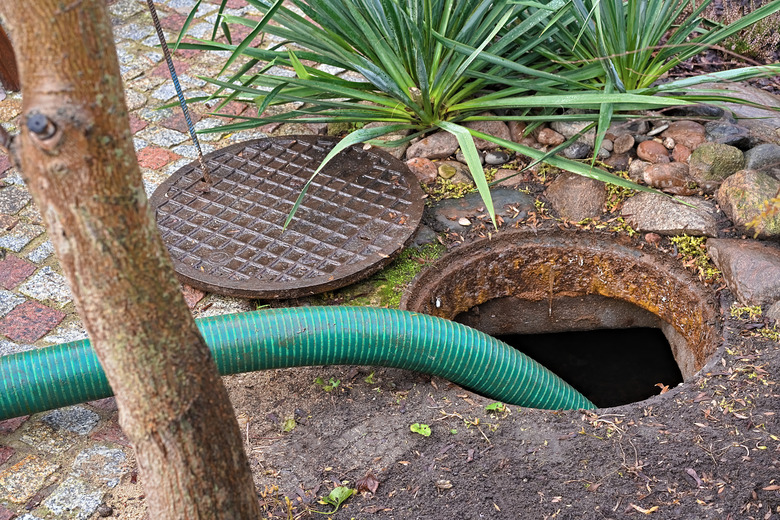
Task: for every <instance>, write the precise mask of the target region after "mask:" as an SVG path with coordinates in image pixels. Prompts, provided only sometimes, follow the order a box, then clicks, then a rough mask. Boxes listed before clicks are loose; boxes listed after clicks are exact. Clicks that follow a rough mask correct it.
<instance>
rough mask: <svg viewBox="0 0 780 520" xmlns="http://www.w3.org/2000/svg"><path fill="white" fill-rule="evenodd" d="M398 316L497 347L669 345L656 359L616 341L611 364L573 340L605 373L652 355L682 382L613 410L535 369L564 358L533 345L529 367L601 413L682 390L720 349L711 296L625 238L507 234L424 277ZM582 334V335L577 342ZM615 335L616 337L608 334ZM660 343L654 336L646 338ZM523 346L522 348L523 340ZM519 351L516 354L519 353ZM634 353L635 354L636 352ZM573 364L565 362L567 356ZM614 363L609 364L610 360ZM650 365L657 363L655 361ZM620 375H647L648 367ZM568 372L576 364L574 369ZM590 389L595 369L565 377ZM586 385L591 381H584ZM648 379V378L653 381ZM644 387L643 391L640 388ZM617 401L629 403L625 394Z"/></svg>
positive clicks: (450, 258) (463, 250) (457, 254)
mask: <svg viewBox="0 0 780 520" xmlns="http://www.w3.org/2000/svg"><path fill="white" fill-rule="evenodd" d="M401 304H402V307H403V308H405V309H407V310H410V311H414V312H424V313H426V314H432V315H434V316H439V317H443V318H448V319H453V320H457V321H459V322H461V323H464V324H466V325H469V326H472V327H474V328H476V329H478V330H481V331H483V332H485V333H488V334H491V335H493V336H497V337H499V338H501V337H502V336H507V335H539V334H545V335H547V334H553V333H581V332H582V331H594V330H601V329H611V330H613V331H614V330H619V329H635V330H636V329H640V330H642V329H655V330H657V331H659V333H660V334H661V335H662V336H663V338H664V340H665V341H666V342H667V343H666V344H664V345H662V346H661V347H658V348H656V349H655V351H654V353H653V352H651V351H650V350H652V349H648V348H647V347H640V346H639V345H638V343H637V341H636V340H635V339H628V340H626V339H623V340H622V341H619V342H618V345H616V347H615V353H614V354H613V355H612V356H605V355H604V353H602V352H601V351H600V350H599V347H598V343H599V342H596V343H597V344H595V345H594V344H588V343H586V342H585V341H584V340H582V339H578V338H575V339H574V340H573V342H574V343H575V345H574V346H573V347H572V352H576V354H577V355H578V356H580V357H582V358H584V359H587V360H588V361H589V362H590V363H592V366H593V367H598V368H599V369H603V368H605V367H606V365H607V363H611V362H612V361H614V359H616V358H617V357H618V355H620V356H626V355H628V356H629V357H630V356H633V355H640V354H641V355H643V356H644V355H651V356H652V357H653V358H654V359H655V358H659V357H660V358H663V359H665V360H668V359H669V356H671V358H672V359H673V360H674V364H675V365H676V367H677V369H678V371H679V374H680V375H677V376H675V377H674V378H671V379H668V380H667V381H664V380H657V381H653V382H652V383H650V385H651V387H652V390H651V391H650V393H648V392H645V393H641V392H638V393H636V394H633V396H631V397H620V398H619V399H618V398H617V397H616V398H615V400H610V399H600V398H598V397H596V398H595V399H593V397H591V396H590V395H588V393H587V392H588V390H587V388H582V387H578V383H577V382H576V381H574V380H572V378H571V377H569V378H567V377H566V374H564V373H561V371H562V370H564V369H563V368H561V369H556V367H554V366H550V364H551V363H549V362H547V363H546V362H545V360H543V359H541V358H540V357H541V356H542V355H548V356H549V357H550V359H552V360H556V359H558V358H561V357H562V356H561V355H560V354H556V353H555V352H553V351H550V348H549V347H550V341H551V340H550V339H549V338H547V337H544V338H535V339H534V340H533V341H531V342H530V343H534V344H535V346H532V348H537V349H538V350H539V351H540V352H541V353H538V354H537V356H539V357H535V356H534V355H531V354H530V353H529V355H531V357H534V358H535V359H537V360H538V361H540V362H541V363H542V364H543V365H547V366H548V368H550V369H551V370H552V371H553V372H556V373H558V375H560V376H561V377H562V378H563V379H564V380H567V381H568V382H569V383H570V384H572V385H573V386H574V387H575V388H578V389H579V390H581V391H583V393H585V395H586V396H587V397H589V398H591V399H592V400H594V402H595V403H596V404H597V405H598V406H601V407H608V406H615V405H617V404H625V403H629V402H635V401H640V400H643V399H646V398H647V397H649V396H651V395H654V394H657V393H659V392H660V388H658V387H654V386H652V385H655V384H656V383H662V384H664V385H668V386H670V387H672V386H674V385H675V384H677V383H679V382H680V381H681V380H683V381H684V380H689V379H690V378H692V377H693V376H694V375H695V374H696V373H697V372H698V371H699V370H701V369H702V368H703V367H704V366H705V365H706V364H707V363H709V362H712V361H713V358H714V357H715V354H716V353H717V352H718V350H719V346H720V344H721V333H720V312H719V307H718V305H717V304H716V303H715V300H714V298H713V296H712V294H711V292H710V291H709V290H708V289H706V288H705V287H703V286H702V285H701V284H700V283H699V282H698V280H696V278H695V277H694V276H693V275H692V274H691V273H689V272H688V271H686V270H685V269H684V268H683V267H682V266H681V265H680V264H679V262H677V261H676V260H675V259H673V258H670V257H669V256H667V255H665V254H663V253H661V252H657V251H656V250H655V249H654V248H651V247H648V246H647V245H644V246H641V245H640V244H638V243H637V242H635V241H632V240H630V239H628V238H627V237H618V238H616V237H612V236H609V235H601V234H593V233H582V232H571V231H551V232H538V233H533V232H528V231H511V232H506V233H502V234H500V235H498V236H494V237H493V238H492V239H485V240H479V241H475V242H473V243H471V244H469V245H466V246H461V247H460V248H458V249H456V250H455V251H454V252H452V253H450V254H448V255H445V256H443V257H442V258H440V259H439V260H438V261H437V262H436V263H435V264H434V265H433V266H431V267H430V268H428V269H426V270H425V271H424V272H423V273H421V274H420V275H419V276H418V277H417V278H416V279H415V281H414V282H413V283H412V285H411V287H410V288H409V290H408V291H407V293H406V294H405V295H404V298H403V301H402V302H401ZM577 331H579V332H577ZM613 334H616V333H615V332H613ZM653 334H658V333H653ZM524 341H525V340H524ZM520 350H523V349H520ZM638 350H641V352H636V351H638ZM573 355H574V354H572V356H573ZM608 358H611V359H608ZM655 361H663V360H662V359H655ZM632 363H634V364H637V366H634V367H632V368H631V370H630V371H628V370H624V371H625V372H626V376H627V379H631V378H632V376H631V374H632V373H633V374H636V373H637V372H638V371H645V365H646V364H645V362H644V361H640V360H638V359H637V358H634V361H632V362H629V365H630V364H632ZM571 364H572V365H574V361H572V362H571ZM565 370H571V371H572V372H574V373H575V375H576V377H580V378H586V379H589V380H590V381H589V383H588V384H589V385H591V386H594V387H597V386H599V385H602V384H603V383H604V382H603V381H599V379H604V378H605V377H610V378H612V376H604V375H599V374H598V372H596V371H595V369H588V368H582V367H580V368H579V369H578V368H576V366H575V367H574V368H572V367H567V368H565ZM591 376H592V377H591ZM654 378H655V377H654V376H653V377H652V379H654ZM645 386H646V385H645ZM613 393H614V394H618V393H620V394H625V395H628V394H629V393H630V392H628V391H627V390H626V389H623V390H615V391H614V392H613Z"/></svg>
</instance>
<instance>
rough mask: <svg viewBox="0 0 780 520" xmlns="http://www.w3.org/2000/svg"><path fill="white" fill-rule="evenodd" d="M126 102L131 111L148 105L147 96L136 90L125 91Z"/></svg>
mask: <svg viewBox="0 0 780 520" xmlns="http://www.w3.org/2000/svg"><path fill="white" fill-rule="evenodd" d="M125 102H126V103H127V108H128V109H129V110H137V109H139V108H141V107H142V106H144V105H145V104H146V96H145V95H143V94H141V93H140V92H136V91H135V90H130V89H125Z"/></svg>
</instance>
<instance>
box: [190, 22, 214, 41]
mask: <svg viewBox="0 0 780 520" xmlns="http://www.w3.org/2000/svg"><path fill="white" fill-rule="evenodd" d="M213 30H214V25H213V24H210V23H208V22H201V23H199V24H195V25H191V26H190V27H189V29H187V34H188V35H189V36H192V37H193V38H199V39H202V40H207V39H209V38H211V33H212V32H213Z"/></svg>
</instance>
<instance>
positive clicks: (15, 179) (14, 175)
mask: <svg viewBox="0 0 780 520" xmlns="http://www.w3.org/2000/svg"><path fill="white" fill-rule="evenodd" d="M3 182H4V183H5V184H13V185H14V186H25V184H24V179H22V175H21V174H20V173H19V172H18V171H16V170H15V169H13V168H11V169H10V170H9V171H8V174H7V175H6V176H5V178H4V179H3Z"/></svg>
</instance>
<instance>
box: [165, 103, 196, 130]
mask: <svg viewBox="0 0 780 520" xmlns="http://www.w3.org/2000/svg"><path fill="white" fill-rule="evenodd" d="M190 120H191V121H192V124H195V123H197V122H198V121H200V116H199V115H198V114H197V113H195V112H193V111H192V110H190ZM160 124H161V125H162V126H164V127H165V128H170V129H171V130H176V131H178V132H183V133H185V134H186V133H188V132H189V128H187V120H186V119H184V113H183V112H182V111H181V110H179V109H178V108H176V109H175V110H174V112H173V115H172V116H171V117H168V118H166V119H163V120H162V121H160Z"/></svg>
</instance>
